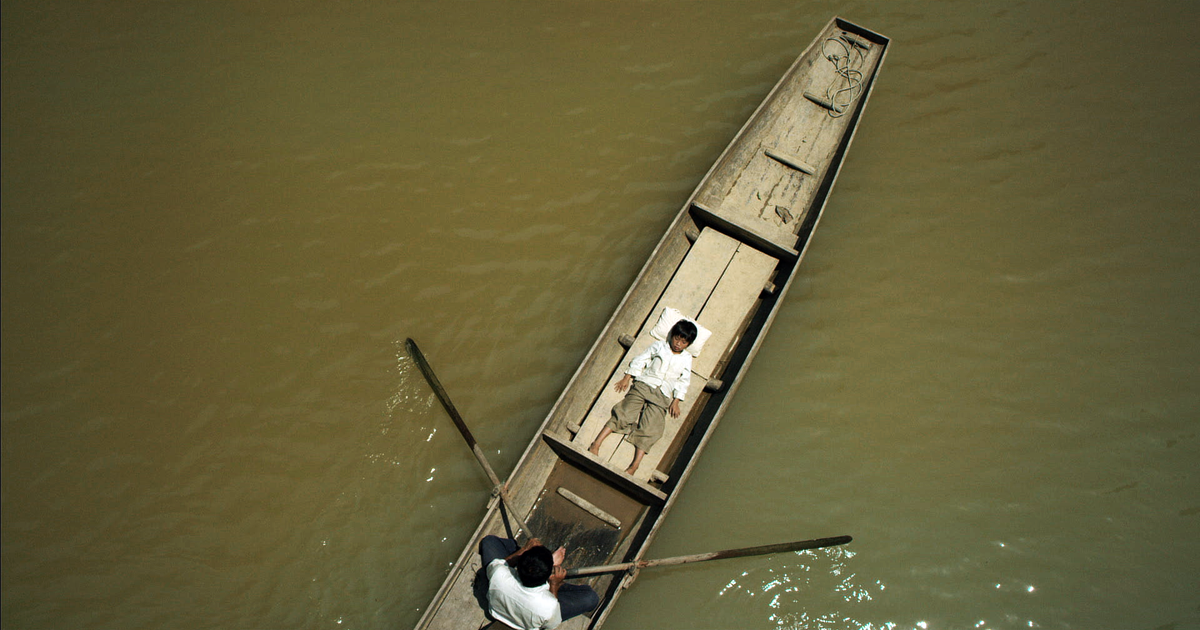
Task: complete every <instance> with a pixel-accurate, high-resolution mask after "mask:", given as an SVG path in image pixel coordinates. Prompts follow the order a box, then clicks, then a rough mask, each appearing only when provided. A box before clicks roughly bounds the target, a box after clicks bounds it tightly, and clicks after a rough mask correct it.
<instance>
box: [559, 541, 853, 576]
mask: <svg viewBox="0 0 1200 630" xmlns="http://www.w3.org/2000/svg"><path fill="white" fill-rule="evenodd" d="M851 540H852V538H851V537H849V536H834V537H832V538H815V539H813V540H799V541H796V542H790V543H779V544H775V545H760V546H758V547H742V548H740V549H726V550H724V551H710V552H708V553H698V554H693V555H690V556H673V557H670V558H660V559H658V560H638V561H636V562H622V563H619V564H606V565H601V566H595V567H583V568H580V569H568V570H567V577H577V576H580V575H593V574H596V573H620V572H622V571H628V570H630V569H645V568H649V567H662V566H669V565H675V564H688V563H692V562H707V561H708V560H725V559H727V558H745V557H747V556H766V555H770V554H773V553H783V552H785V551H804V550H806V549H821V548H823V547H835V546H837V545H844V544H846V543H848V542H850V541H851Z"/></svg>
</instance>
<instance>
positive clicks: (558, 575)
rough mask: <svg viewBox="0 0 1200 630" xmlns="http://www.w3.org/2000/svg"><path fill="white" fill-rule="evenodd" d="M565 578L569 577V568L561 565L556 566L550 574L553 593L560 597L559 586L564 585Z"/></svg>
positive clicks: (551, 592)
mask: <svg viewBox="0 0 1200 630" xmlns="http://www.w3.org/2000/svg"><path fill="white" fill-rule="evenodd" d="M565 579H567V570H566V569H565V568H563V567H561V566H557V567H554V571H553V572H552V573H551V574H550V594H551V595H553V596H555V597H558V587H560V586H562V583H563V580H565Z"/></svg>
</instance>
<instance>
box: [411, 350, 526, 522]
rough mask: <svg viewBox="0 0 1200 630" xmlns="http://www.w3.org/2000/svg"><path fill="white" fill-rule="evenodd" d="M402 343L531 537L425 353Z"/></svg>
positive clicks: (501, 498) (513, 514) (501, 495)
mask: <svg viewBox="0 0 1200 630" xmlns="http://www.w3.org/2000/svg"><path fill="white" fill-rule="evenodd" d="M404 345H405V346H406V347H407V348H408V353H409V354H410V355H412V358H413V360H414V361H416V362H417V367H418V368H420V369H421V374H424V375H425V380H426V381H429V386H430V387H432V388H433V393H434V394H436V395H437V397H438V400H440V401H442V406H443V407H445V408H446V413H448V414H450V419H451V420H453V421H454V426H456V427H458V432H459V433H461V434H462V436H463V439H464V440H466V441H467V446H469V447H471V452H472V453H474V454H475V459H477V460H479V465H480V466H483V471H484V472H485V473H487V476H488V480H490V481H491V482H492V487H493V488H495V489H496V490H497V491H498V492H499V493H500V500H501V501H504V504H505V505H507V506H508V511H509V513H510V514H512V516H513V518H515V519H516V520H517V526H519V527H520V528H521V530H522V531H524V532H525V535H526V536H529V537H533V531H532V530H530V529H529V526H528V525H526V524H525V519H523V518H521V515H520V514H518V513H517V509H516V507H515V506H513V502H512V500H511V499H509V498H508V490H506V489H505V488H504V484H502V483H500V478H499V477H497V476H496V471H494V470H492V465H491V464H489V463H488V460H487V457H486V456H485V455H484V454H483V449H481V448H479V444H478V443H477V442H476V441H475V436H473V435H471V430H470V429H468V428H467V423H466V422H464V421H463V419H462V416H461V415H459V413H458V409H456V408H455V407H454V403H453V402H450V395H449V394H447V393H446V389H445V388H444V387H442V382H441V381H439V380H438V377H437V374H434V373H433V368H431V367H429V362H428V361H426V360H425V355H424V354H422V353H421V349H420V348H418V347H417V342H415V341H413V340H412V339H407V340H405V342H404Z"/></svg>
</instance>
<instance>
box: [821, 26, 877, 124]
mask: <svg viewBox="0 0 1200 630" xmlns="http://www.w3.org/2000/svg"><path fill="white" fill-rule="evenodd" d="M862 46H864V44H860V43H858V42H857V41H855V40H854V39H852V38H851V37H850V36H849V35H846V34H844V33H843V34H842V35H840V36H834V37H830V38H829V39H826V40H825V42H824V43H823V44H821V53H822V54H823V55H825V58H826V59H828V60H829V62H830V63H832V64H833V67H834V70H835V72H837V76H836V77H834V79H833V81H831V82H830V84H829V87H828V88H826V89H825V98H826V100H828V101H829V104H830V105H831V107H830V108H829V115H830V116H831V117H833V118H837V117H839V116H841V115H842V114H845V113H846V110H848V109H850V106H851V105H852V104H854V101H855V100H857V99H858V97H859V95H861V94H862V80H863V74H862V72H860V71H859V68H861V67H863V64H864V63H866V60H867V55H866V53H865V52H864V51H863V49H862Z"/></svg>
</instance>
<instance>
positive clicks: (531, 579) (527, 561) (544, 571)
mask: <svg viewBox="0 0 1200 630" xmlns="http://www.w3.org/2000/svg"><path fill="white" fill-rule="evenodd" d="M553 570H554V554H552V553H550V550H549V549H547V548H545V547H543V546H541V545H538V546H536V547H531V548H530V549H529V550H528V551H526V552H525V553H523V554H521V555H520V557H518V558H517V577H519V578H521V584H524V585H525V586H528V587H531V588H532V587H534V586H541V585H543V584H545V583H546V582H547V581H549V580H550V572H551V571H553Z"/></svg>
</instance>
